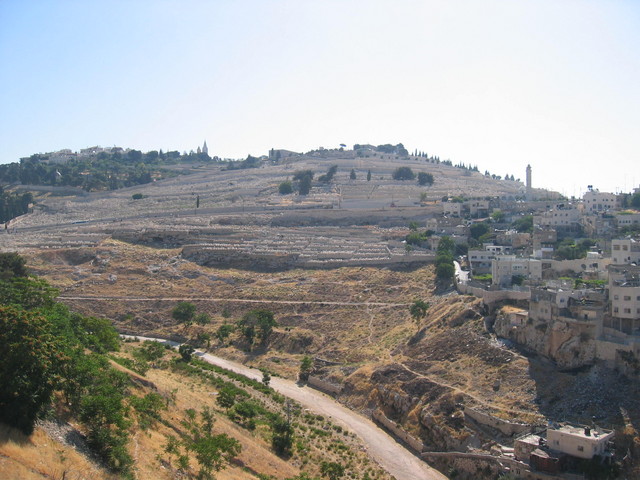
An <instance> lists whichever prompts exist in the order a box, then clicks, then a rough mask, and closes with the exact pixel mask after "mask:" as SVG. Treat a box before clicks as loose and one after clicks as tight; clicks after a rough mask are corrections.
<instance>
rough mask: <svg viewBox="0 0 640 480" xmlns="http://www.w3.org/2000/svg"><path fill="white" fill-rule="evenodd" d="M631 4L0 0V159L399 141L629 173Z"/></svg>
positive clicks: (639, 121)
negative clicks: (116, 149) (114, 150)
mask: <svg viewBox="0 0 640 480" xmlns="http://www.w3.org/2000/svg"><path fill="white" fill-rule="evenodd" d="M639 52H640V2H639V1H637V0H626V1H623V0H617V1H616V0H597V1H594V0H473V1H472V0H466V1H465V0H456V1H450V0H367V1H362V0H209V1H205V0H199V1H198V0H104V1H103V0H75V1H72V0H49V1H47V0H29V1H24V0H0V163H9V162H14V161H18V160H19V158H20V157H25V156H29V155H31V154H34V153H44V152H51V151H56V150H59V149H63V148H70V149H72V150H79V149H81V148H85V147H90V146H94V145H100V146H103V147H109V146H120V147H125V148H127V147H128V148H135V149H139V150H142V151H149V150H158V149H163V150H165V151H167V150H179V151H190V150H195V149H196V148H197V147H198V146H201V145H202V143H203V142H204V140H206V141H207V144H208V146H209V153H210V154H211V155H218V156H219V157H222V158H245V157H246V156H247V155H248V154H252V155H256V156H257V155H263V154H267V152H268V150H269V149H270V148H285V149H288V150H294V151H300V152H305V151H309V150H312V149H316V148H318V147H320V146H322V147H325V148H336V147H338V146H339V145H340V144H341V143H344V144H347V145H349V146H352V145H353V144H354V143H371V144H374V145H378V144H384V143H392V144H397V143H400V142H401V143H403V144H404V145H405V147H406V148H407V149H408V150H409V151H411V152H413V151H414V150H415V149H418V150H420V151H425V152H427V153H428V154H429V155H437V156H439V157H440V158H441V159H442V160H445V159H450V160H451V161H452V162H453V163H454V164H455V163H459V162H462V163H465V164H467V165H468V164H471V165H477V166H478V168H479V169H480V171H481V172H484V171H485V170H489V171H490V172H491V173H493V174H496V175H502V176H504V175H506V174H513V175H515V177H516V178H521V179H524V178H525V169H526V166H527V164H531V166H532V170H533V175H532V177H533V186H534V187H540V188H549V189H553V190H557V191H560V192H561V193H564V194H565V195H567V196H572V195H575V196H580V195H582V193H583V192H584V191H586V189H587V185H593V187H594V188H598V189H600V191H609V192H620V191H622V192H629V191H631V190H632V189H633V188H635V187H638V186H639V185H640V171H639V169H638V165H640V54H639Z"/></svg>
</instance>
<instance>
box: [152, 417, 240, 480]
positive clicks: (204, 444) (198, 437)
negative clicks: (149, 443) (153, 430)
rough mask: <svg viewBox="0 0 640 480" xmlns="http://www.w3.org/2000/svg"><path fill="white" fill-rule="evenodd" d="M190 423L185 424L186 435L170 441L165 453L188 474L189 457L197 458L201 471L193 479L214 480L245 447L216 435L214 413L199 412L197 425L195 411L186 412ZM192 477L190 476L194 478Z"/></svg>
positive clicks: (187, 421)
mask: <svg viewBox="0 0 640 480" xmlns="http://www.w3.org/2000/svg"><path fill="white" fill-rule="evenodd" d="M185 413H186V415H187V419H186V420H184V421H183V422H182V425H183V427H184V428H185V433H184V434H183V435H182V438H181V439H180V440H178V439H177V438H175V437H174V436H171V435H170V436H168V437H167V444H166V445H165V447H164V451H165V453H166V454H167V455H168V456H169V458H171V457H172V456H174V455H175V456H176V457H177V458H178V465H179V466H180V468H181V469H182V470H185V471H187V470H189V469H190V468H191V467H190V465H189V453H190V452H193V453H194V454H195V457H196V460H197V461H198V465H199V467H200V470H199V471H198V474H197V475H193V477H194V478H198V479H203V480H213V479H214V476H213V472H214V471H216V472H219V471H220V470H222V469H223V468H225V467H226V466H227V464H229V462H230V461H231V459H232V458H233V457H236V456H238V455H239V454H240V452H241V451H242V446H241V445H240V442H238V441H237V440H236V439H235V438H232V437H229V436H228V435H227V434H226V433H221V434H219V435H214V434H213V424H214V421H215V419H214V417H213V412H212V411H211V410H210V409H208V408H204V409H203V410H202V411H201V412H200V417H201V422H200V423H198V421H197V418H196V412H195V410H187V411H186V412H185ZM191 476H192V475H190V477H191Z"/></svg>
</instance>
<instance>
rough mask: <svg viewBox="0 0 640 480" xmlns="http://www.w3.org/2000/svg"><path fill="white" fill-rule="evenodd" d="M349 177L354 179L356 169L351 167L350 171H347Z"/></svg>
mask: <svg viewBox="0 0 640 480" xmlns="http://www.w3.org/2000/svg"><path fill="white" fill-rule="evenodd" d="M349 179H350V180H355V179H356V170H355V169H354V168H352V169H351V172H349Z"/></svg>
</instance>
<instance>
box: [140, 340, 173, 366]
mask: <svg viewBox="0 0 640 480" xmlns="http://www.w3.org/2000/svg"><path fill="white" fill-rule="evenodd" d="M165 353H166V348H165V347H164V345H162V344H161V343H160V342H154V341H153V340H145V341H144V342H143V343H142V345H141V346H140V348H138V349H136V350H135V351H134V352H133V355H134V357H137V356H139V357H140V358H142V359H144V360H146V361H147V362H152V363H155V362H157V361H158V360H160V359H161V358H162V357H164V354H165Z"/></svg>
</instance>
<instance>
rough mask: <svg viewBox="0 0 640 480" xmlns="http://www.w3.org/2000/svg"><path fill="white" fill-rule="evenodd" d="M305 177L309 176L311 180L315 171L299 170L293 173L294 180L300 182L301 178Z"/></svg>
mask: <svg viewBox="0 0 640 480" xmlns="http://www.w3.org/2000/svg"><path fill="white" fill-rule="evenodd" d="M305 177H309V178H310V179H311V180H313V171H312V170H298V171H297V172H295V173H294V174H293V181H294V182H296V181H297V182H299V181H300V180H302V179H303V178H305Z"/></svg>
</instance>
